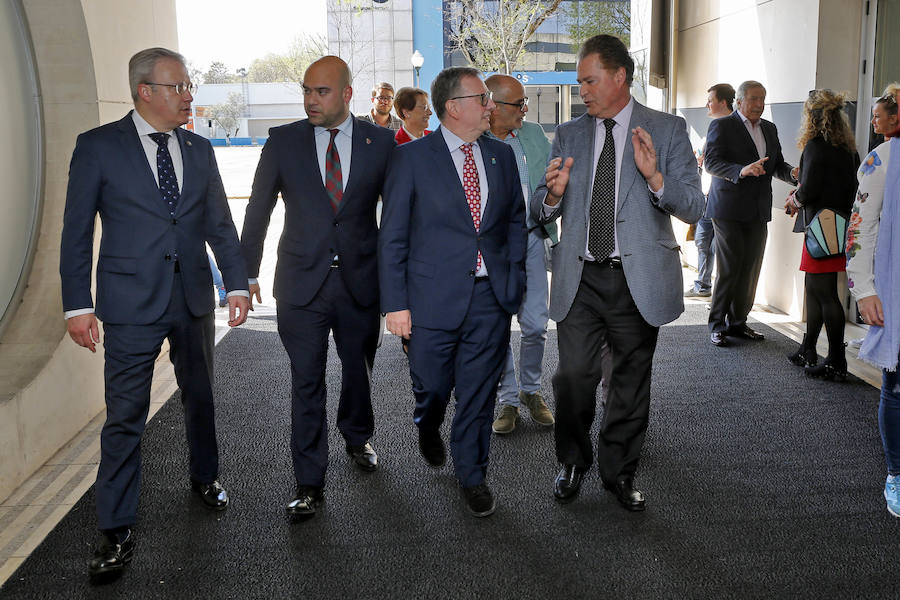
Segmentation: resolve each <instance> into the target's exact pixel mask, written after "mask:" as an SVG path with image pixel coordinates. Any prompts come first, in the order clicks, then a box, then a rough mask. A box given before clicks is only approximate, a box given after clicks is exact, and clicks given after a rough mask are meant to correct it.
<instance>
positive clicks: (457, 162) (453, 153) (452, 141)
mask: <svg viewBox="0 0 900 600" xmlns="http://www.w3.org/2000/svg"><path fill="white" fill-rule="evenodd" d="M441 133H443V135H444V142H446V143H447V148H448V149H449V150H450V158H452V159H453V166H455V167H456V174H457V175H458V176H459V183H460V184H461V185H462V183H463V164H464V163H465V161H466V155H465V154H464V153H463V151H462V146H463V144H466V143H468V142H466V141H465V140H463V139H462V138H461V137H459V136H458V135H456V134H455V133H453V132H452V131H450V130H449V129H447V128H446V127H441ZM472 158H473V159H474V160H475V168H476V169H477V170H478V186H479V187H480V188H481V216H482V218H484V211H485V209H486V208H487V202H488V181H487V174H486V173H485V170H484V159H482V157H481V147H480V146H479V145H478V140H475V141H474V142H472ZM487 274H488V272H487V267H486V266H485V264H484V259H483V258H482V260H481V267H480V268H479V269H478V270H477V271H476V272H475V276H476V277H486V276H487Z"/></svg>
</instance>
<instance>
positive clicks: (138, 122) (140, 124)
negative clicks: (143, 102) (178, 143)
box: [131, 109, 172, 135]
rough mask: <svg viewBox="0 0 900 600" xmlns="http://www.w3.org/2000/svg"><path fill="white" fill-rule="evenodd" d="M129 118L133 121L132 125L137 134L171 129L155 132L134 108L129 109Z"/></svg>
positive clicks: (170, 131) (168, 131) (148, 133)
mask: <svg viewBox="0 0 900 600" xmlns="http://www.w3.org/2000/svg"><path fill="white" fill-rule="evenodd" d="M131 120H132V121H133V122H134V127H135V129H137V133H138V135H150V134H151V133H172V130H171V129H169V130H167V131H162V132H157V130H156V128H155V127H154V126H153V125H151V124H150V123H148V122H147V120H146V119H144V117H142V116H141V113H139V112H138V111H137V109H134V110H133V111H131Z"/></svg>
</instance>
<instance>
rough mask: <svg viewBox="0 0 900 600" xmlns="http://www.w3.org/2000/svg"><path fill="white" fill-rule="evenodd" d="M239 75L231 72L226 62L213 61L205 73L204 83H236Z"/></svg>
mask: <svg viewBox="0 0 900 600" xmlns="http://www.w3.org/2000/svg"><path fill="white" fill-rule="evenodd" d="M237 79H238V76H237V75H235V74H234V73H231V72H230V71H229V70H228V67H226V66H225V63H223V62H220V61H213V62H212V63H210V65H209V69H207V70H206V73H204V74H203V83H234V82H235V81H237Z"/></svg>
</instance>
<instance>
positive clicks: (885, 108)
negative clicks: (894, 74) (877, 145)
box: [872, 83, 900, 141]
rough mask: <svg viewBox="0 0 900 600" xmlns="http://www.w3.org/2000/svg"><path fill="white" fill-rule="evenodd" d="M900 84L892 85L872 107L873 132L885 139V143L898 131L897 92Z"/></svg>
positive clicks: (885, 89) (889, 85)
mask: <svg viewBox="0 0 900 600" xmlns="http://www.w3.org/2000/svg"><path fill="white" fill-rule="evenodd" d="M898 90H900V83H890V84H888V86H887V87H886V88H884V94H882V96H881V98H879V99H878V100H876V101H875V104H874V106H872V131H874V132H875V133H876V134H879V135H881V136H883V137H884V139H885V141H887V140H889V139H891V138H892V137H894V136H896V135H897V133H898V131H897V128H898V125H900V120H898V115H897V91H898Z"/></svg>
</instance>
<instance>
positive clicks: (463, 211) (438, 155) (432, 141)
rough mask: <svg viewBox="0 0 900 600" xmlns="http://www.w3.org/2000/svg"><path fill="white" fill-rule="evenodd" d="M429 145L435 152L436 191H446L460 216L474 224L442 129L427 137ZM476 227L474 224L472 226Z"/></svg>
mask: <svg viewBox="0 0 900 600" xmlns="http://www.w3.org/2000/svg"><path fill="white" fill-rule="evenodd" d="M424 139H425V140H427V143H428V144H429V145H430V146H431V150H432V152H434V154H435V156H434V176H435V178H436V182H435V183H436V185H435V189H442V188H443V189H445V190H447V191H448V192H449V193H450V195H451V198H450V203H451V205H452V206H453V208H454V210H456V211H457V212H458V213H459V214H460V215H463V216H465V217H466V218H467V219H468V220H469V223H471V222H472V211H470V210H469V202H468V200H466V192H465V190H463V186H462V182H461V181H460V180H459V174H458V173H457V172H456V166H455V165H454V163H453V157H452V156H450V149H449V148H448V147H447V142H446V140H445V139H444V134H443V133H442V132H441V128H440V127H438V128H437V129H436V130H435V131H434V133H432V134H430V135H427V136H425V138H424ZM472 226H473V227H474V226H475V225H474V224H473V225H472Z"/></svg>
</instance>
